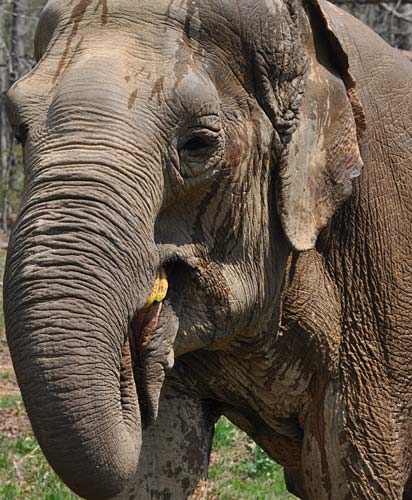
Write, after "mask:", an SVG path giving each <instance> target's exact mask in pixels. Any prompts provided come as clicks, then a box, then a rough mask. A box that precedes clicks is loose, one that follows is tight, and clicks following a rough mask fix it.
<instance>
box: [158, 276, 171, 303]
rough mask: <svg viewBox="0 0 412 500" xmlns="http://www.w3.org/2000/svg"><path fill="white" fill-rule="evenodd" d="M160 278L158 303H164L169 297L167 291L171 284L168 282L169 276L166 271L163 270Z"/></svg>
mask: <svg viewBox="0 0 412 500" xmlns="http://www.w3.org/2000/svg"><path fill="white" fill-rule="evenodd" d="M158 276H159V286H158V288H157V295H156V299H155V300H156V302H162V300H164V299H165V297H166V295H167V290H168V288H169V283H168V282H167V274H166V271H165V270H164V269H163V268H161V269H160V273H159V274H158Z"/></svg>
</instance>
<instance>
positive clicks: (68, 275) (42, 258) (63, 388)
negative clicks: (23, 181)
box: [4, 167, 158, 500]
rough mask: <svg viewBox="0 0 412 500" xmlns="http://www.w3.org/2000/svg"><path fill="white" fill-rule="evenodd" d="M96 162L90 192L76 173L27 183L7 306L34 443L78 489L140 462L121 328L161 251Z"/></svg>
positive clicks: (98, 487) (99, 491)
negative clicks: (111, 192) (102, 178)
mask: <svg viewBox="0 0 412 500" xmlns="http://www.w3.org/2000/svg"><path fill="white" fill-rule="evenodd" d="M92 170H93V169H92V168H91V167H90V168H89V169H88V181H87V186H88V187H87V196H86V195H85V193H82V192H81V191H82V190H85V189H86V187H85V186H86V185H85V181H84V179H83V180H81V182H79V183H76V182H74V181H73V179H72V180H71V181H70V182H67V180H66V181H65V182H64V183H60V184H59V182H57V181H56V182H54V183H52V186H53V187H52V189H49V190H47V189H45V188H44V187H43V188H39V186H37V187H38V188H39V189H37V188H36V186H33V185H32V186H31V188H29V190H28V196H27V197H26V201H25V203H24V206H23V211H22V214H21V216H20V218H19V221H18V224H17V226H16V229H15V231H14V234H13V236H12V240H11V242H10V247H9V254H8V259H7V265H6V273H5V290H4V297H5V304H4V306H5V317H6V328H7V336H8V342H9V346H10V350H11V353H12V358H13V363H14V366H15V370H16V373H17V378H18V382H19V385H20V387H21V390H22V395H23V399H24V403H25V405H26V408H27V411H28V414H29V417H30V420H31V423H32V426H33V429H34V432H35V434H36V436H37V438H38V440H39V443H40V446H41V448H42V449H43V451H44V453H45V455H46V457H47V459H48V460H49V462H50V464H51V465H52V466H53V468H54V469H55V470H56V472H57V473H58V474H59V475H60V476H61V477H62V479H63V480H64V481H65V482H66V483H67V484H68V486H69V487H70V488H72V489H73V490H74V491H75V492H76V493H77V494H79V495H81V496H83V497H85V498H88V499H99V500H102V499H105V498H110V497H112V496H114V495H116V494H117V493H119V492H120V491H122V490H123V489H124V487H125V485H126V484H127V482H128V481H129V479H131V477H132V476H133V475H134V474H135V472H136V468H137V463H138V459H139V452H140V446H141V422H140V412H139V405H138V397H137V393H136V387H135V382H134V380H133V375H132V367H131V354H130V348H129V342H128V335H129V328H130V324H131V321H132V318H133V315H134V313H135V311H136V310H138V309H139V308H141V307H142V306H143V304H144V302H145V300H146V298H147V296H148V295H149V293H150V290H151V287H152V284H153V280H154V276H155V274H156V269H157V266H158V262H157V256H156V255H157V254H156V251H155V247H154V244H153V236H151V235H150V229H149V228H148V227H147V226H148V225H147V224H146V226H145V225H144V223H143V222H142V221H141V220H140V219H139V217H138V216H137V215H136V217H131V215H130V210H128V208H127V207H126V206H125V204H124V203H122V202H120V199H119V202H118V203H116V202H114V201H111V203H107V202H106V201H105V200H106V198H107V196H104V195H103V193H102V189H103V188H102V185H101V184H100V183H99V182H98V181H97V180H96V182H95V184H94V185H93V182H92V181H91V180H90V171H92ZM49 180H50V179H49ZM78 180H79V179H78ZM43 181H44V179H43ZM36 182H37V183H41V182H42V179H41V178H40V179H38V181H36ZM48 185H49V183H48ZM68 186H71V188H70V189H68ZM104 190H106V191H107V186H105V187H104ZM69 191H70V192H69ZM40 192H41V196H40V195H39V196H37V195H36V193H40ZM85 200H87V201H85ZM149 219H150V217H149Z"/></svg>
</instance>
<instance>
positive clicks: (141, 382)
mask: <svg viewBox="0 0 412 500" xmlns="http://www.w3.org/2000/svg"><path fill="white" fill-rule="evenodd" d="M161 311H162V302H155V303H154V304H152V305H151V306H150V307H148V308H145V309H141V310H139V311H137V312H136V314H135V316H134V318H133V320H132V322H131V328H130V330H129V343H130V352H131V357H132V366H133V376H134V380H135V385H136V390H137V395H138V399H139V407H140V414H141V419H142V423H143V425H144V426H145V427H147V426H148V425H149V424H150V423H151V422H152V421H153V420H154V419H155V418H156V415H157V405H158V401H157V400H156V398H154V397H153V393H152V391H150V390H148V387H147V384H148V379H147V371H148V368H149V367H148V366H147V364H148V359H147V358H148V357H147V356H146V354H145V351H146V349H147V347H148V345H149V344H150V342H151V340H152V337H153V335H154V332H155V331H156V328H157V325H158V322H159V316H160V313H161Z"/></svg>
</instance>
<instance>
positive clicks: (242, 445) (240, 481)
mask: <svg viewBox="0 0 412 500" xmlns="http://www.w3.org/2000/svg"><path fill="white" fill-rule="evenodd" d="M4 262H5V254H4V253H3V254H1V253H0V275H1V274H2V270H3V268H4ZM0 294H1V288H0ZM0 298H1V297H0ZM77 498H78V497H77V496H75V495H74V494H73V493H71V492H70V490H69V489H68V488H67V487H66V486H65V485H64V484H63V483H62V481H61V480H60V479H59V478H58V477H57V476H56V474H55V473H54V472H53V470H52V469H51V468H50V466H49V465H48V464H47V462H46V459H45V458H44V456H43V453H42V452H41V450H40V448H39V446H38V444H37V441H36V439H35V437H34V436H33V435H32V432H31V429H30V425H29V424H28V421H27V418H26V414H25V410H24V407H23V403H22V400H21V397H20V395H19V394H16V385H15V377H14V373H13V369H12V366H11V362H10V359H9V356H8V350H7V346H6V338H5V334H4V320H3V315H2V314H0V499H1V500H75V499H77ZM292 498H294V497H293V496H292V495H290V494H288V493H287V492H286V487H285V484H284V480H283V472H282V468H281V467H280V466H278V465H276V464H275V463H274V462H273V461H272V460H271V459H270V458H269V457H268V456H267V455H266V454H265V453H264V452H263V451H262V450H261V449H260V448H259V447H258V446H257V445H256V444H255V443H254V442H253V441H252V440H250V439H249V438H248V437H247V436H246V435H245V434H244V433H243V432H241V431H239V430H238V429H237V428H235V427H234V426H233V425H232V424H231V423H230V422H229V421H228V420H227V419H225V418H221V419H220V420H219V422H218V423H217V425H216V429H215V436H214V440H213V447H212V455H211V464H210V468H209V499H210V500H289V499H292Z"/></svg>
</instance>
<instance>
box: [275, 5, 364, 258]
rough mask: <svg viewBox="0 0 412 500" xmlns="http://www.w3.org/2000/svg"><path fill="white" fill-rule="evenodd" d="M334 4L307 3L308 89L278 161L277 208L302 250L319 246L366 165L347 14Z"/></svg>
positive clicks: (289, 235)
mask: <svg viewBox="0 0 412 500" xmlns="http://www.w3.org/2000/svg"><path fill="white" fill-rule="evenodd" d="M333 9H335V7H334V6H331V5H330V4H329V3H328V2H325V1H324V0H311V1H310V3H309V4H307V5H306V11H307V15H308V18H309V20H310V29H311V34H310V36H309V39H308V46H307V50H308V54H309V66H308V73H307V81H306V88H305V91H304V94H303V100H302V103H301V106H300V111H299V119H298V124H297V128H296V129H295V131H294V132H293V133H292V136H291V138H290V141H289V143H288V145H287V150H286V151H285V154H284V155H283V156H282V159H281V162H280V164H279V182H278V187H277V193H278V194H277V206H278V213H279V215H280V220H281V223H282V227H283V229H284V232H285V235H286V237H287V238H288V240H289V242H290V243H291V245H292V247H293V248H295V249H296V250H298V251H305V250H310V249H313V248H314V247H315V245H316V241H317V237H318V235H319V233H320V232H321V231H322V229H323V228H325V227H326V226H327V224H328V222H329V221H330V219H331V218H332V216H333V214H334V213H335V211H336V209H337V208H338V207H339V206H340V205H341V204H342V203H343V202H344V201H345V200H346V199H347V198H348V197H349V196H350V194H351V192H352V183H353V179H354V178H356V177H358V176H359V175H360V173H361V170H362V166H363V162H362V158H361V156H360V152H359V143H360V140H361V137H362V134H363V132H364V130H365V127H366V121H365V115H364V112H363V107H362V104H361V102H360V100H359V98H358V96H357V94H356V82H355V79H354V78H353V76H352V75H351V73H350V61H349V57H348V54H347V53H346V52H345V50H344V49H345V48H344V45H343V43H344V36H343V35H344V29H345V27H344V25H341V24H340V22H341V19H340V17H338V16H342V14H343V13H341V11H337V12H336V13H335V12H334V11H333ZM334 20H335V22H334ZM341 39H342V41H341ZM316 40H317V41H316Z"/></svg>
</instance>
